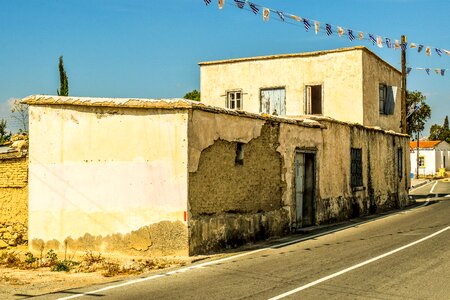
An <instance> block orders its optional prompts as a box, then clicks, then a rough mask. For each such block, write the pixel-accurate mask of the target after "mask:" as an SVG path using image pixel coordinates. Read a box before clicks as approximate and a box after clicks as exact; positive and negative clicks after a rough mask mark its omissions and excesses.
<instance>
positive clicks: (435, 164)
mask: <svg viewBox="0 0 450 300" xmlns="http://www.w3.org/2000/svg"><path fill="white" fill-rule="evenodd" d="M410 149H411V172H413V173H414V174H417V152H416V151H417V141H415V142H410ZM439 169H445V170H446V171H450V144H449V143H447V142H446V141H419V175H424V176H426V175H435V174H436V173H437V172H438V171H439Z"/></svg>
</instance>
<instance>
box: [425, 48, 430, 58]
mask: <svg viewBox="0 0 450 300" xmlns="http://www.w3.org/2000/svg"><path fill="white" fill-rule="evenodd" d="M425 54H426V55H427V56H431V48H430V47H427V48H426V49H425Z"/></svg>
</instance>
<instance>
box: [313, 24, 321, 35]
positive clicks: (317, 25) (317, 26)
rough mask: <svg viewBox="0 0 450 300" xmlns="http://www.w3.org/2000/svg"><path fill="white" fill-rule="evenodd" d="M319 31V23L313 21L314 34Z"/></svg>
mask: <svg viewBox="0 0 450 300" xmlns="http://www.w3.org/2000/svg"><path fill="white" fill-rule="evenodd" d="M319 30H320V22H319V21H314V31H315V32H316V34H318V33H319Z"/></svg>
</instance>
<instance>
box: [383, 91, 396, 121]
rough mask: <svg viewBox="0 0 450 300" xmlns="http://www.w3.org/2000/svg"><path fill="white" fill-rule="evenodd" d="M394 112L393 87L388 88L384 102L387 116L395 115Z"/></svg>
mask: <svg viewBox="0 0 450 300" xmlns="http://www.w3.org/2000/svg"><path fill="white" fill-rule="evenodd" d="M394 110H395V101H394V89H393V87H392V86H388V87H387V95H386V101H385V102H384V112H385V114H387V115H393V114H394Z"/></svg>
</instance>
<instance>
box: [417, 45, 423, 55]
mask: <svg viewBox="0 0 450 300" xmlns="http://www.w3.org/2000/svg"><path fill="white" fill-rule="evenodd" d="M422 49H423V45H419V48H417V52H419V53H420V52H422Z"/></svg>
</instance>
